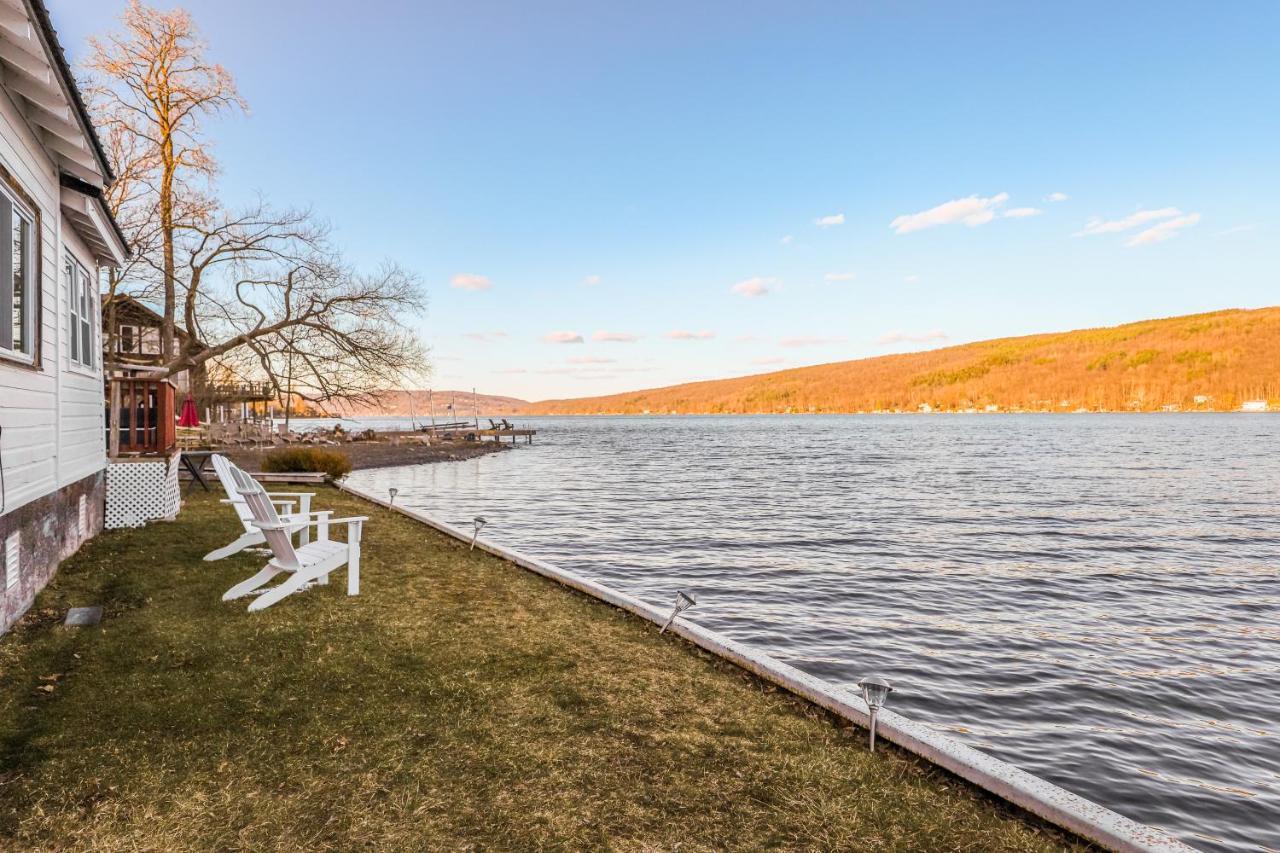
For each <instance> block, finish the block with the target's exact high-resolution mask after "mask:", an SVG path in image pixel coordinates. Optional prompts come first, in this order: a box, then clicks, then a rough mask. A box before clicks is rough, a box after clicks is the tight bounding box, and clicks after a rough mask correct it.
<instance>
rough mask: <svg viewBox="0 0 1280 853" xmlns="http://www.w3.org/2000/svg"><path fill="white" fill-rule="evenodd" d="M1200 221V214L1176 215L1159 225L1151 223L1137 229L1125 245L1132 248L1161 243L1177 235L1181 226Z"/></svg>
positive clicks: (1187, 226)
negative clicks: (1145, 227)
mask: <svg viewBox="0 0 1280 853" xmlns="http://www.w3.org/2000/svg"><path fill="white" fill-rule="evenodd" d="M1199 221H1200V214H1198V213H1188V214H1187V215H1186V216H1176V217H1174V218H1173V219H1166V220H1165V221H1164V222H1161V223H1160V224H1159V225H1153V226H1151V227H1150V228H1148V229H1146V230H1145V231H1139V232H1138V233H1137V234H1134V235H1133V236H1132V237H1130V238H1129V239H1128V240H1126V241H1125V246H1127V247H1128V248H1130V249H1132V248H1135V247H1137V246H1150V245H1151V244H1152V243H1163V242H1164V241H1165V240H1168V239H1170V238H1172V237H1176V236H1178V232H1179V231H1181V230H1182V229H1183V228H1190V227H1191V226H1192V225H1195V224H1196V223H1197V222H1199Z"/></svg>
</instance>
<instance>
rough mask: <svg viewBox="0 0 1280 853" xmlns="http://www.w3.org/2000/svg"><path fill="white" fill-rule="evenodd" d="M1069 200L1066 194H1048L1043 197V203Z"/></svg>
mask: <svg viewBox="0 0 1280 853" xmlns="http://www.w3.org/2000/svg"><path fill="white" fill-rule="evenodd" d="M1069 198H1071V196H1069V195H1067V194H1066V193H1049V194H1048V195H1047V196H1045V197H1044V200H1045V201H1066V200H1067V199H1069Z"/></svg>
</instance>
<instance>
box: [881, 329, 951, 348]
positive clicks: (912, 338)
mask: <svg viewBox="0 0 1280 853" xmlns="http://www.w3.org/2000/svg"><path fill="white" fill-rule="evenodd" d="M946 339H947V336H946V334H945V333H944V332H943V331H942V330H941V329H933V330H932V331H928V332H924V333H923V334H918V335H909V334H907V333H906V332H889V333H888V334H885V335H881V336H880V337H879V338H877V339H876V343H878V344H880V345H881V346H892V345H893V344H923V343H928V342H929V341H945V340H946Z"/></svg>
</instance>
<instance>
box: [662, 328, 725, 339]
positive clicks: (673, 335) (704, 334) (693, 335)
mask: <svg viewBox="0 0 1280 853" xmlns="http://www.w3.org/2000/svg"><path fill="white" fill-rule="evenodd" d="M715 336H716V333H715V332H709V331H707V330H706V329H703V330H702V331H699V332H690V331H687V330H685V329H676V330H675V331H672V332H667V333H666V334H665V335H663V337H666V338H670V339H671V340H673V341H709V340H711V339H712V338H714V337H715Z"/></svg>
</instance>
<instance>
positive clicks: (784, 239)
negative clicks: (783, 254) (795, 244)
mask: <svg viewBox="0 0 1280 853" xmlns="http://www.w3.org/2000/svg"><path fill="white" fill-rule="evenodd" d="M794 239H795V235H793V234H784V235H782V239H781V240H779V241H778V242H779V243H781V244H782V245H784V246H790V245H791V241H792V240H794Z"/></svg>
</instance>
